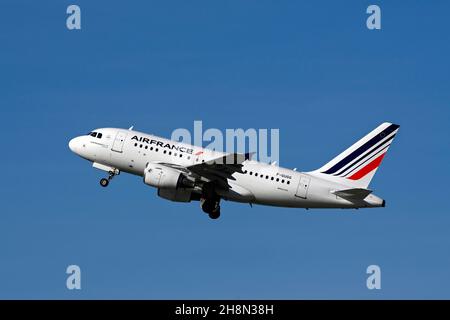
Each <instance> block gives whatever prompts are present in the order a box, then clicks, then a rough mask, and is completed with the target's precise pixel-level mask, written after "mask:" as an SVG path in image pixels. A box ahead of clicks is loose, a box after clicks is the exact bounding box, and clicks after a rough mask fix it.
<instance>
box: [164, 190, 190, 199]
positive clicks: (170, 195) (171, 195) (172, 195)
mask: <svg viewBox="0 0 450 320" xmlns="http://www.w3.org/2000/svg"><path fill="white" fill-rule="evenodd" d="M158 196H160V197H161V198H163V199H167V200H170V201H175V202H190V201H191V199H192V190H187V189H158Z"/></svg>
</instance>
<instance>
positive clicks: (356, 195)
mask: <svg viewBox="0 0 450 320" xmlns="http://www.w3.org/2000/svg"><path fill="white" fill-rule="evenodd" d="M333 193H334V194H335V195H337V196H339V197H341V198H344V199H354V200H364V199H365V198H366V197H367V196H368V195H369V194H371V193H372V190H367V189H361V188H354V189H345V190H339V191H335V192H333Z"/></svg>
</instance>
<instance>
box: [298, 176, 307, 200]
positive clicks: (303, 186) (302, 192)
mask: <svg viewBox="0 0 450 320" xmlns="http://www.w3.org/2000/svg"><path fill="white" fill-rule="evenodd" d="M310 181H311V178H310V177H307V176H303V175H301V176H300V181H299V183H298V187H297V192H296V193H295V195H296V196H297V197H300V198H303V199H306V198H307V195H308V188H309V182H310Z"/></svg>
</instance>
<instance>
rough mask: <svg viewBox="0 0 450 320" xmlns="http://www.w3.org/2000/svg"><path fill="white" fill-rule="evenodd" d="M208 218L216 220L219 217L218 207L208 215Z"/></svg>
mask: <svg viewBox="0 0 450 320" xmlns="http://www.w3.org/2000/svg"><path fill="white" fill-rule="evenodd" d="M209 217H210V218H211V219H213V220H215V219H218V218H219V217H220V207H219V208H217V209H216V210H215V211H213V212H210V213H209Z"/></svg>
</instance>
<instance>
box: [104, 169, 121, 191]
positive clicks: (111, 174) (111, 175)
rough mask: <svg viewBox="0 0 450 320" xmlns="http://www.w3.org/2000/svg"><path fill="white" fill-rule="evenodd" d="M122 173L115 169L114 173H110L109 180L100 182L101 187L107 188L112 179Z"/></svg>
mask: <svg viewBox="0 0 450 320" xmlns="http://www.w3.org/2000/svg"><path fill="white" fill-rule="evenodd" d="M119 173H120V171H119V170H117V169H114V171H109V172H108V178H107V179H106V178H103V179H101V180H100V185H101V186H102V187H103V188H105V187H107V186H108V185H109V182H110V181H111V180H112V178H114V176H117V175H118V174H119Z"/></svg>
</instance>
